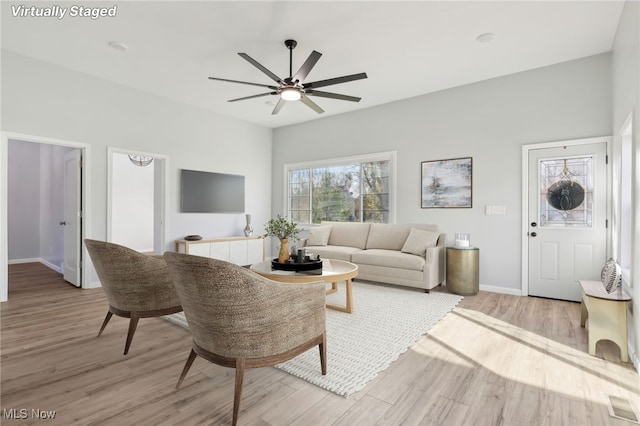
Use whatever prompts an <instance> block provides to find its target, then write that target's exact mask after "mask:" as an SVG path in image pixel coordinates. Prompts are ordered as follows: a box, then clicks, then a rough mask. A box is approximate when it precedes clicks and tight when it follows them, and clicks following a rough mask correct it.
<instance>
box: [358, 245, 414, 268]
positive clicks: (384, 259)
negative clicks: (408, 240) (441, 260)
mask: <svg viewBox="0 0 640 426" xmlns="http://www.w3.org/2000/svg"><path fill="white" fill-rule="evenodd" d="M351 262H353V263H355V264H358V265H375V266H384V267H389V268H398V269H411V270H414V271H422V270H423V269H424V265H425V263H426V261H425V259H424V257H420V256H416V255H413V254H407V253H401V252H399V251H397V250H384V249H371V250H362V251H358V252H356V253H353V254H352V255H351Z"/></svg>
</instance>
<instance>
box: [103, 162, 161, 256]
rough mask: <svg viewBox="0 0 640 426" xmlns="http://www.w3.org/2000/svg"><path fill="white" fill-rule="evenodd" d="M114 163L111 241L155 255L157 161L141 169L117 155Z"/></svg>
mask: <svg viewBox="0 0 640 426" xmlns="http://www.w3.org/2000/svg"><path fill="white" fill-rule="evenodd" d="M112 161H113V163H112V165H113V173H112V177H111V179H112V183H111V185H112V186H111V191H112V204H111V241H112V242H114V243H117V244H122V245H123V246H126V247H130V248H132V249H134V250H138V251H144V252H152V251H153V225H154V223H153V207H154V200H153V190H154V168H155V167H154V166H155V161H152V162H151V164H149V165H148V166H144V167H140V166H136V165H134V164H133V163H132V162H131V161H129V156H128V155H127V154H121V153H117V152H114V153H113V159H112Z"/></svg>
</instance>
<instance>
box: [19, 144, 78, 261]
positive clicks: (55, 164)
mask: <svg viewBox="0 0 640 426" xmlns="http://www.w3.org/2000/svg"><path fill="white" fill-rule="evenodd" d="M70 150H71V148H67V147H61V146H55V145H47V144H39V143H31V142H25V141H20V140H10V141H9V146H8V156H9V158H8V159H9V164H8V175H9V182H8V183H9V185H8V201H9V202H8V210H9V215H8V246H9V247H8V248H9V261H10V262H24V261H43V262H45V263H46V264H48V265H49V266H51V267H53V268H55V269H56V270H61V265H62V262H63V259H64V228H63V227H62V226H61V225H60V221H61V220H63V219H64V198H63V195H64V156H65V154H66V153H67V152H69V151H70Z"/></svg>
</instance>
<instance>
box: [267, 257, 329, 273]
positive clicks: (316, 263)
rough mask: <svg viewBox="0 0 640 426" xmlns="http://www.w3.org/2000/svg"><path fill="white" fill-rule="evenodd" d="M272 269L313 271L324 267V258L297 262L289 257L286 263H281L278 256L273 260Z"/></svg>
mask: <svg viewBox="0 0 640 426" xmlns="http://www.w3.org/2000/svg"><path fill="white" fill-rule="evenodd" d="M271 269H277V270H280V271H293V272H302V271H313V270H316V269H322V259H316V260H308V261H304V262H297V261H293V260H292V259H289V260H288V261H286V262H285V263H280V262H278V259H277V258H276V259H273V260H272V261H271Z"/></svg>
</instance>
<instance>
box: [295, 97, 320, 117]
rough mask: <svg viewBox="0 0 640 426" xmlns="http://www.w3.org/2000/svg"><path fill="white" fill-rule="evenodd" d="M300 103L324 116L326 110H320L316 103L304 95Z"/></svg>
mask: <svg viewBox="0 0 640 426" xmlns="http://www.w3.org/2000/svg"><path fill="white" fill-rule="evenodd" d="M300 101H301V102H302V103H303V104H305V105H306V106H308V107H309V108H311V109H312V110H314V111H315V112H317V113H318V114H322V113H323V112H324V110H323V109H322V108H320V107H319V106H318V104H316V103H315V102H313V101H312V100H311V99H309V98H307V97H306V96H304V95H303V96H302V97H301V98H300Z"/></svg>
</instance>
